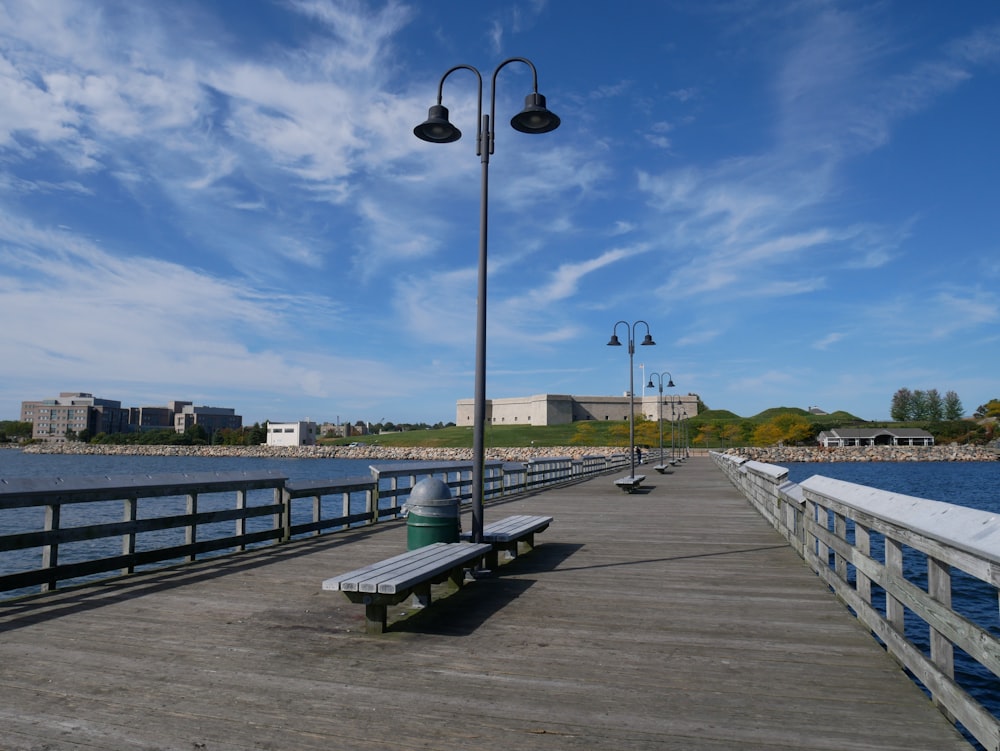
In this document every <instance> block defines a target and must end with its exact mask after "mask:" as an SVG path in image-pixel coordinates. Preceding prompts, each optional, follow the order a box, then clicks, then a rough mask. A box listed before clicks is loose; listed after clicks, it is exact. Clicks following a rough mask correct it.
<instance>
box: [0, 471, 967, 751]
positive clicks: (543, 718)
mask: <svg viewBox="0 0 1000 751" xmlns="http://www.w3.org/2000/svg"><path fill="white" fill-rule="evenodd" d="M613 480H614V476H604V477H600V478H597V479H594V480H590V481H588V482H585V483H581V484H577V485H571V486H567V487H562V488H557V489H553V490H546V491H544V492H540V493H538V494H536V495H533V496H530V497H525V498H521V499H519V500H515V501H505V502H499V503H492V504H489V505H487V507H486V513H485V516H486V520H487V521H491V520H494V519H498V518H500V517H501V516H506V515H509V514H518V513H526V514H546V515H550V516H552V517H554V522H553V523H552V525H551V527H550V528H549V529H548V530H547V531H545V532H544V534H541V535H539V537H538V539H537V540H536V543H537V547H536V549H535V550H534V551H532V552H531V553H529V554H526V555H522V556H521V557H519V558H517V559H516V560H514V561H513V562H511V563H508V564H506V565H503V566H501V567H500V569H499V572H498V573H497V574H496V575H494V576H492V577H491V578H484V579H481V580H479V581H476V582H474V583H472V584H470V585H468V586H466V587H465V588H464V589H462V590H461V591H458V592H456V593H455V594H454V595H451V596H449V597H447V598H445V599H442V600H440V601H437V602H435V603H434V605H433V606H432V607H430V608H428V609H427V610H425V611H422V612H418V613H415V614H414V613H408V614H407V616H406V617H403V618H400V614H401V613H402V612H404V611H407V610H408V607H407V605H399V606H395V607H393V608H392V609H390V614H389V631H388V632H387V633H385V634H383V635H380V636H368V635H366V634H365V633H364V608H363V607H360V606H357V605H354V604H351V603H350V602H348V601H347V599H346V598H345V597H344V596H343V595H341V594H340V593H336V592H324V591H322V590H321V588H320V585H321V583H322V581H323V580H324V579H326V578H328V577H330V576H333V575H334V574H337V573H341V572H344V571H347V570H350V569H353V568H356V567H358V566H360V565H362V564H365V563H369V562H374V561H377V560H380V559H382V558H386V557H389V556H390V555H394V554H396V553H399V552H401V551H402V550H404V549H405V546H406V528H405V522H390V523H385V524H380V525H377V526H375V527H367V528H364V529H359V530H357V531H352V532H348V533H344V534H337V535H328V536H324V537H317V538H310V539H308V540H303V541H297V542H292V543H289V544H286V545H281V546H275V547H269V548H267V549H263V550H261V551H259V552H253V553H246V554H240V555H233V556H228V557H225V558H222V559H216V560H212V561H206V562H199V563H195V564H191V565H187V566H182V567H177V568H174V569H171V570H168V571H163V572H159V573H152V574H144V575H139V576H135V577H132V578H129V579H124V580H118V581H116V582H113V583H109V584H106V585H99V586H91V587H86V588H82V589H76V590H67V591H64V592H55V593H52V594H48V595H44V596H39V597H36V598H29V599H27V600H21V601H16V602H8V603H0V697H2V698H0V749H3V751H28V750H29V749H31V750H32V751H41V750H43V749H44V750H45V751H69V750H70V749H72V750H73V751H79V750H81V749H88V750H93V749H114V750H116V751H118V750H126V749H127V750H131V749H148V750H150V751H152V750H153V749H157V750H174V749H176V750H178V751H191V750H195V749H205V750H206V751H249V750H251V749H254V750H256V749H260V750H265V749H266V750H270V751H311V750H313V749H316V750H317V751H318V750H320V749H322V750H323V751H333V750H337V751H342V750H344V749H364V750H369V749H370V750H372V751H375V750H379V751H381V750H382V749H455V750H458V749H461V750H462V751H467V750H474V751H479V750H483V751H485V750H487V749H488V750H489V751H495V750H496V749H501V748H516V749H519V750H520V751H524V750H529V751H531V750H534V749H602V750H609V749H610V750H615V751H618V750H624V749H629V750H632V749H650V750H653V749H656V751H674V750H676V751H709V750H711V751H732V750H733V749H741V751H747V750H749V749H782V750H785V751H792V750H793V749H794V750H802V749H824V750H827V751H850V750H852V749H865V750H866V751H867V750H870V749H898V751H920V750H923V749H926V750H927V751H949V750H951V749H954V750H955V751H968V750H969V749H970V746H969V744H968V743H967V742H966V741H965V740H963V739H962V737H961V736H960V735H959V734H958V733H957V731H956V730H955V729H954V728H952V726H951V725H950V724H949V723H948V721H947V720H946V719H945V718H944V716H943V715H941V714H940V713H939V712H938V710H937V709H935V708H934V706H933V705H932V704H931V702H930V701H929V700H928V699H927V698H926V697H925V695H924V694H923V693H922V692H921V691H920V690H919V689H918V688H917V687H916V686H915V685H914V684H913V683H912V682H911V681H910V680H909V679H908V678H907V677H906V676H905V675H904V674H903V672H902V671H901V670H900V669H899V668H898V667H897V665H896V663H895V662H893V660H892V659H891V658H890V657H889V656H888V655H887V654H886V653H885V652H884V651H883V650H882V649H881V648H880V647H879V646H878V645H877V644H876V643H875V641H874V640H873V639H872V638H871V637H870V636H869V635H868V634H867V633H866V632H865V631H864V630H863V628H862V627H861V626H860V625H859V624H858V623H857V622H856V621H855V619H854V618H853V617H852V616H851V615H850V614H849V613H848V612H847V611H846V610H845V609H844V607H843V606H842V605H841V604H840V603H839V602H838V601H837V600H836V599H835V598H834V596H833V595H832V594H830V592H829V591H828V589H827V588H826V586H825V585H823V584H822V583H821V582H820V580H819V579H818V577H817V576H815V575H814V574H813V573H812V572H811V571H810V570H809V568H808V567H807V566H806V564H805V563H804V562H803V561H802V560H801V559H800V558H799V557H798V556H797V555H796V554H795V552H794V551H793V550H792V549H791V548H790V547H789V546H788V545H787V544H786V543H785V542H784V540H783V539H782V538H781V537H780V536H779V535H778V534H777V533H776V532H774V531H773V530H772V529H771V528H770V527H769V526H768V525H767V523H766V522H765V521H764V519H763V518H761V517H760V516H759V515H758V513H757V512H756V511H754V510H753V508H752V507H751V506H750V505H749V504H748V503H747V502H746V501H745V500H744V498H743V496H742V495H741V494H740V493H739V492H738V491H737V490H736V489H735V488H734V487H732V486H731V485H730V484H729V482H728V480H727V479H726V477H725V475H724V474H723V473H722V472H721V471H720V470H719V469H718V468H717V467H716V466H715V465H714V464H713V463H712V461H711V460H710V459H708V458H692V459H690V460H688V462H687V463H686V464H684V465H683V466H681V467H678V468H677V470H676V471H675V472H674V473H673V474H670V475H664V476H659V475H656V474H655V473H650V477H649V478H648V481H647V484H646V486H645V487H643V488H642V489H641V490H640V491H638V492H635V493H632V494H623V493H622V492H621V491H620V490H618V489H617V488H616V487H615V486H614V484H613ZM463 523H464V524H465V526H466V527H467V526H468V524H469V519H468V517H466V518H465V519H464V520H463Z"/></svg>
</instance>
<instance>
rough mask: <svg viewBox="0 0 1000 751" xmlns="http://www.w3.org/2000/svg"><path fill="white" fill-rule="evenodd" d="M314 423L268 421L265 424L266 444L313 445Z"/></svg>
mask: <svg viewBox="0 0 1000 751" xmlns="http://www.w3.org/2000/svg"><path fill="white" fill-rule="evenodd" d="M316 434H317V430H316V423H314V422H307V421H302V422H269V423H268V424H267V445H268V446H315V445H316Z"/></svg>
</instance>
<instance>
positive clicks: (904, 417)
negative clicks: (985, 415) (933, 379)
mask: <svg viewBox="0 0 1000 751" xmlns="http://www.w3.org/2000/svg"><path fill="white" fill-rule="evenodd" d="M964 412H965V409H964V408H963V407H962V400H961V399H959V398H958V394H956V393H955V392H954V391H949V392H947V393H946V394H945V395H944V396H943V397H942V396H941V394H940V392H939V391H938V390H937V389H928V390H927V391H923V390H921V389H916V390H915V391H911V390H910V389H908V388H901V389H899V391H897V392H896V393H895V394H893V395H892V406H891V407H890V409H889V415H890V416H891V417H892V419H893V420H895V421H896V422H909V421H911V420H920V421H924V422H940V421H941V420H961V419H962V415H963V413H964Z"/></svg>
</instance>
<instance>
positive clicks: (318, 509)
mask: <svg viewBox="0 0 1000 751" xmlns="http://www.w3.org/2000/svg"><path fill="white" fill-rule="evenodd" d="M322 518H323V497H322V496H321V495H320V494H319V493H317V494H316V495H314V496H313V521H314V522H318V521H319V520H320V519H322ZM319 535H320V531H319V530H318V529H315V530H313V537H319Z"/></svg>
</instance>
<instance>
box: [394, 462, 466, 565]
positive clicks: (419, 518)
mask: <svg viewBox="0 0 1000 751" xmlns="http://www.w3.org/2000/svg"><path fill="white" fill-rule="evenodd" d="M406 509H407V516H406V527H407V529H406V547H407V549H409V550H414V549H415V548H422V547H424V546H425V545H431V544H432V543H435V542H458V539H459V533H460V532H461V529H460V527H459V516H458V499H457V498H455V497H453V496H452V494H451V488H449V487H448V485H447V484H446V483H445V482H444V481H442V480H439V479H438V478H436V477H425V478H424V479H422V480H421V481H420V482H418V483H416V484H415V485H414V486H413V489H412V490H411V491H410V497H409V498H408V499H407V501H406Z"/></svg>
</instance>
